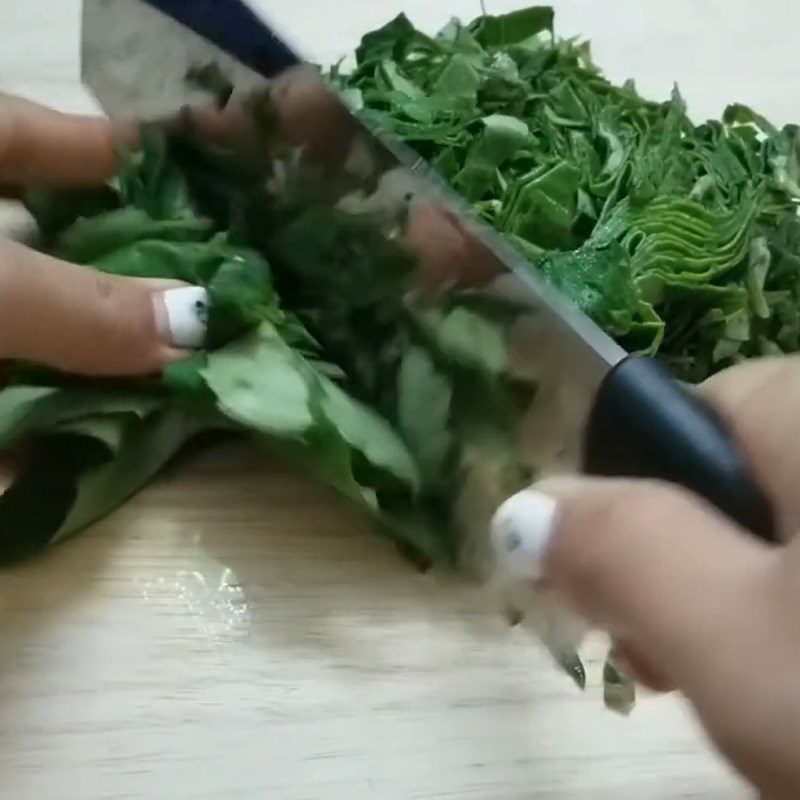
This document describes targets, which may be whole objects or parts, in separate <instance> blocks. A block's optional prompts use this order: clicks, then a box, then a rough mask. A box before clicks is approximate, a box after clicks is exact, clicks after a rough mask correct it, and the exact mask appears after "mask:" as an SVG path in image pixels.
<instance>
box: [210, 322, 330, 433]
mask: <svg viewBox="0 0 800 800" xmlns="http://www.w3.org/2000/svg"><path fill="white" fill-rule="evenodd" d="M308 369H309V368H308V365H307V364H305V362H304V361H303V359H302V358H301V357H300V356H298V355H297V354H296V353H294V352H293V351H292V349H291V348H290V347H289V346H288V345H287V344H286V343H285V342H284V341H283V339H281V337H280V336H279V334H278V332H277V331H276V329H275V328H274V326H272V325H270V324H269V323H267V322H265V323H263V324H262V325H261V326H260V327H259V328H258V329H257V330H256V331H254V332H252V333H250V334H248V335H247V336H245V337H244V338H242V339H240V340H237V341H235V342H231V343H230V344H228V345H226V346H225V347H222V348H221V349H219V350H217V351H215V352H214V353H211V354H210V355H209V356H208V361H207V363H206V364H205V366H203V367H202V368H201V369H200V370H199V372H200V376H201V377H202V378H203V380H204V381H205V383H206V385H207V386H208V388H209V389H210V390H211V391H212V392H213V393H214V396H215V397H216V400H217V406H218V408H219V410H220V411H221V412H222V413H223V414H224V415H225V416H226V417H228V418H229V419H231V420H233V421H234V422H236V423H237V424H239V425H242V426H244V427H246V428H249V429H251V430H253V431H257V432H259V433H265V434H273V435H276V436H286V437H292V438H298V437H302V436H303V434H304V433H305V432H306V431H308V430H309V429H310V428H311V427H312V426H313V425H314V417H313V415H312V413H311V408H310V398H311V390H310V385H309V379H308Z"/></svg>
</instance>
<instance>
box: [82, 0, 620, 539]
mask: <svg viewBox="0 0 800 800" xmlns="http://www.w3.org/2000/svg"><path fill="white" fill-rule="evenodd" d="M203 71H205V73H206V75H208V74H213V75H214V76H215V77H216V78H217V79H219V78H220V76H221V77H222V83H223V84H224V83H225V82H227V83H228V84H229V85H230V87H231V88H232V89H233V90H234V95H233V97H232V99H231V100H230V101H229V102H228V103H227V105H226V106H225V109H224V110H221V109H219V108H217V109H216V110H215V109H214V108H213V105H214V101H215V100H218V99H219V98H218V97H215V91H216V90H215V89H214V88H213V86H212V87H211V88H209V86H208V84H207V85H206V88H199V87H198V85H197V81H196V79H193V78H192V77H191V76H192V75H194V76H196V75H197V74H198V72H203ZM83 76H84V80H85V82H86V83H87V84H88V85H89V86H90V88H91V89H93V90H94V92H95V94H96V95H97V97H98V99H99V101H100V102H101V104H102V105H103V107H104V108H105V109H106V110H107V111H108V112H109V113H111V114H126V115H128V114H131V113H133V114H136V115H137V116H139V117H143V118H154V117H156V118H160V117H163V116H165V115H170V114H173V115H174V112H176V111H177V110H178V109H181V108H183V107H185V106H194V107H195V108H196V109H197V110H196V111H194V112H191V113H186V112H184V113H183V114H182V115H180V116H179V117H177V118H175V119H173V121H172V122H169V123H166V124H168V125H170V126H171V129H172V131H173V132H178V133H179V134H180V135H182V136H185V137H188V138H190V139H191V140H192V141H193V142H194V144H195V145H196V146H198V147H200V148H201V149H202V147H204V146H207V148H208V150H209V152H210V151H213V152H215V153H218V152H223V153H224V154H225V156H226V158H227V159H228V161H227V162H226V163H227V164H228V167H227V170H228V171H227V172H226V173H217V177H216V178H215V177H214V174H213V170H212V172H211V174H210V175H209V177H208V181H207V187H210V189H209V190H210V191H211V192H212V193H213V189H214V185H215V183H217V184H222V183H226V184H235V186H234V189H231V187H230V186H228V189H229V190H230V191H241V192H245V193H246V192H252V193H255V194H259V195H264V197H265V198H267V201H268V202H273V201H275V200H276V198H281V197H284V196H286V195H287V194H289V193H291V192H297V191H298V187H300V186H301V187H302V188H303V190H304V191H308V190H309V185H310V184H309V181H310V182H311V183H313V185H314V192H315V193H316V196H315V199H316V200H317V201H319V199H320V198H321V197H325V198H327V201H328V202H330V203H331V204H332V205H335V206H336V207H337V208H338V209H340V210H345V211H348V212H352V213H359V214H361V213H369V214H371V215H372V216H373V218H374V219H375V220H376V221H377V222H376V224H380V225H381V226H382V227H383V230H384V231H385V234H386V236H387V237H397V238H402V239H404V241H406V243H407V244H409V246H410V248H411V249H412V250H414V252H415V253H416V254H417V255H418V257H419V258H418V275H417V280H416V282H415V285H414V287H415V288H414V290H413V291H411V292H409V298H410V299H409V305H410V308H411V310H412V311H413V312H414V313H419V314H420V316H421V318H424V319H431V318H432V317H431V308H433V309H434V310H435V309H436V308H439V309H441V308H443V307H445V306H446V305H447V303H448V302H449V301H450V299H451V298H452V297H453V296H454V295H455V294H464V293H467V294H469V295H470V297H472V298H475V297H484V298H493V299H495V300H496V299H497V298H503V300H504V302H506V303H509V304H513V306H514V307H515V308H517V309H518V312H517V313H516V317H515V321H514V324H513V326H511V328H510V331H509V334H508V342H507V344H508V348H509V354H510V355H509V363H508V365H507V367H506V372H507V378H508V379H509V381H510V382H517V383H519V382H523V383H526V384H528V385H535V386H536V391H535V395H534V397H533V400H532V401H531V402H529V403H528V404H526V405H525V406H524V407H522V408H520V410H519V416H518V419H517V426H516V431H517V436H516V439H517V444H518V445H519V448H520V453H521V454H522V455H521V458H522V460H523V461H524V462H525V463H526V464H527V465H528V466H529V467H530V470H531V472H532V473H534V474H547V473H549V472H553V471H562V470H564V469H575V468H577V467H578V465H579V462H580V456H581V450H582V436H583V430H584V423H585V420H586V418H587V416H588V413H589V411H590V409H591V406H592V403H593V400H594V397H595V394H596V391H597V389H598V387H599V385H600V383H601V381H602V380H603V378H604V377H605V375H606V374H607V373H608V371H609V369H610V368H611V367H613V366H614V365H615V364H616V363H618V362H619V361H620V360H622V359H623V358H624V357H625V356H626V353H625V351H624V350H623V349H622V348H620V347H619V346H618V345H617V344H616V343H615V342H614V341H613V340H611V339H610V338H609V337H608V336H606V334H605V333H604V332H603V331H601V330H600V329H599V328H598V327H597V326H596V325H595V324H594V323H593V322H592V321H591V320H590V319H589V318H588V317H586V316H585V315H584V314H582V313H581V312H580V311H579V310H578V309H577V308H576V307H575V306H574V305H573V304H572V303H571V302H570V301H569V300H567V299H565V298H563V297H562V296H561V295H560V294H559V293H558V292H556V291H554V290H553V289H552V288H551V287H550V286H548V285H546V284H545V283H544V282H543V281H542V279H541V278H540V277H539V276H538V274H537V273H536V272H535V270H534V269H533V267H532V266H531V264H530V263H529V262H528V261H527V260H526V259H525V258H524V257H522V256H521V255H520V254H519V253H518V252H517V251H516V250H514V249H513V248H512V247H510V246H509V245H508V244H507V243H506V242H505V241H504V240H502V239H501V237H500V236H499V235H497V234H496V233H495V232H494V231H493V230H492V229H490V228H489V227H488V226H487V225H485V224H483V223H481V222H479V221H477V220H476V219H475V218H474V216H473V215H472V214H471V212H470V211H469V209H467V208H466V206H465V204H464V203H463V202H462V201H461V200H460V199H459V198H457V197H456V196H455V195H454V194H453V193H452V192H450V191H449V190H448V189H447V188H446V187H445V186H444V185H443V183H442V182H441V181H440V180H439V179H438V178H437V177H436V176H435V175H433V174H432V173H431V171H430V170H429V169H428V168H427V167H426V165H425V164H424V163H423V162H422V161H421V160H420V159H419V158H418V157H416V156H415V155H413V154H412V153H411V151H410V150H408V149H407V148H405V147H404V146H402V145H400V144H398V143H396V142H391V141H385V140H383V139H382V138H379V137H376V136H375V135H374V134H373V133H371V132H370V131H369V130H368V129H367V127H366V126H365V125H364V124H363V123H362V122H361V120H360V119H359V118H358V116H357V115H354V114H353V113H351V112H350V111H349V110H348V109H347V108H346V107H345V105H344V104H343V103H342V101H341V100H340V99H339V98H338V97H336V96H334V95H333V93H331V92H330V90H329V89H328V88H327V87H324V86H323V85H322V83H321V82H320V80H319V79H318V77H317V76H316V74H312V73H310V72H309V71H307V70H302V69H292V70H288V71H286V72H285V73H284V74H282V75H280V76H279V77H278V78H276V79H273V80H271V81H269V82H265V80H264V79H263V78H262V77H261V76H260V75H258V74H257V73H256V72H254V71H253V70H252V69H250V68H249V67H247V66H245V65H244V64H242V63H240V62H239V61H238V60H237V59H236V58H234V57H233V56H231V55H230V54H229V53H227V52H223V51H222V50H221V49H220V48H218V47H216V46H215V45H214V44H212V43H211V42H208V41H206V40H205V39H204V38H202V37H200V36H198V35H197V34H195V33H193V32H192V31H190V30H188V29H187V28H185V27H183V26H182V25H180V24H178V23H176V22H175V21H174V20H173V19H171V18H170V17H168V16H166V15H164V14H162V13H160V12H159V11H156V10H155V9H154V8H152V7H151V6H150V5H148V4H146V3H143V2H140V0H84V30H83ZM217 83H219V80H217ZM233 174H236V175H241V176H244V177H241V178H237V179H236V180H235V181H234V180H233V179H231V178H230V176H231V175H233ZM237 181H238V182H237ZM365 288H366V287H365ZM426 315H427V316H426ZM434 316H435V315H434ZM475 346H476V348H480V346H481V342H479V341H476V343H475ZM477 461H478V462H479V461H480V458H478V459H477ZM496 478H497V476H495V475H492V474H489V473H488V472H487V469H483V468H482V466H481V464H480V463H477V464H475V465H473V468H472V469H470V470H465V471H464V472H463V474H462V480H463V487H462V493H461V503H460V508H459V513H460V515H461V518H462V521H463V522H464V524H466V525H468V526H469V527H474V528H475V529H480V530H481V531H483V530H485V526H486V522H487V521H488V519H489V517H490V516H491V514H492V513H493V511H494V509H495V508H496V507H497V505H498V504H499V503H500V502H501V501H502V500H503V499H505V496H507V493H508V492H507V489H508V487H504V486H503V485H502V482H501V481H499V480H497V479H496ZM517 488H519V487H517Z"/></svg>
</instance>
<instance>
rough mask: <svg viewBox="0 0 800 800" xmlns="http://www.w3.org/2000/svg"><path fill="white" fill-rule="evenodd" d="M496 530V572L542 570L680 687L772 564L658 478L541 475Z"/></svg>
mask: <svg viewBox="0 0 800 800" xmlns="http://www.w3.org/2000/svg"><path fill="white" fill-rule="evenodd" d="M493 536H494V542H495V550H496V552H497V555H498V568H499V570H500V571H501V572H504V573H506V574H513V575H514V576H515V577H516V578H517V579H519V578H520V577H522V578H523V579H525V578H530V579H535V578H537V577H543V578H544V580H545V581H546V582H547V584H548V586H550V587H551V588H552V589H553V590H554V591H555V592H556V593H558V594H560V595H561V596H563V597H565V598H566V599H567V600H568V601H569V602H570V603H571V604H572V605H574V606H575V607H576V608H577V610H578V611H579V612H580V613H581V614H583V615H584V616H585V617H586V618H587V619H588V620H589V621H590V622H592V623H593V624H595V625H598V626H600V627H602V628H604V629H605V630H607V631H608V632H609V633H611V634H612V635H613V636H614V637H615V638H619V639H621V640H622V641H624V642H626V643H629V644H630V646H631V647H632V648H633V649H634V650H635V651H638V652H639V653H642V654H643V655H644V656H645V657H646V659H647V660H648V661H650V662H651V663H653V664H657V665H658V666H659V667H660V668H661V669H663V670H664V671H665V672H666V674H667V675H668V676H669V677H670V678H671V679H673V680H675V681H676V682H677V683H678V685H680V686H681V687H682V688H684V689H687V685H686V683H687V682H689V683H691V682H693V681H697V680H698V679H699V678H698V675H701V674H702V671H703V670H704V669H705V670H707V669H708V667H707V664H708V663H713V661H714V659H715V653H718V652H719V651H718V649H717V648H718V647H719V646H720V644H722V645H723V650H726V649H728V650H729V646H730V642H731V641H732V639H731V634H732V632H733V628H734V627H737V626H740V624H741V622H742V620H743V619H746V618H747V617H749V616H750V615H751V614H752V612H753V598H754V597H756V596H757V587H758V586H760V584H761V582H763V580H764V574H765V571H766V570H768V569H771V568H772V565H773V557H772V553H773V551H772V550H771V549H769V548H767V547H766V546H765V545H762V544H761V543H760V542H758V541H756V540H755V539H753V538H751V537H750V536H749V535H747V534H746V533H744V532H743V531H740V530H739V529H737V528H736V527H735V526H734V525H733V524H731V523H729V522H728V521H727V519H726V518H724V517H723V516H722V515H721V514H719V513H717V512H716V511H715V510H714V509H713V508H711V507H710V506H708V505H707V504H706V503H704V502H703V501H702V500H701V499H700V498H699V497H696V496H695V495H692V494H690V493H689V492H686V491H685V490H683V489H680V488H678V487H674V486H671V485H668V484H663V483H656V482H646V481H631V480H607V479H575V480H572V479H562V480H550V481H546V482H543V483H541V484H538V485H537V486H535V487H533V488H532V489H529V490H527V491H525V492H522V493H520V494H519V495H516V496H515V497H513V498H511V499H510V500H509V501H507V502H506V503H505V504H504V505H503V506H501V507H500V509H499V510H498V512H497V515H496V517H495V520H494V523H493Z"/></svg>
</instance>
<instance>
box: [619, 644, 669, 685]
mask: <svg viewBox="0 0 800 800" xmlns="http://www.w3.org/2000/svg"><path fill="white" fill-rule="evenodd" d="M614 659H615V660H616V661H617V663H618V664H619V665H620V666H621V667H622V671H623V672H624V673H625V675H627V676H628V678H630V679H631V680H633V681H635V682H636V683H640V684H641V685H642V686H646V687H647V688H648V689H650V690H651V691H653V692H661V693H664V692H671V691H673V690H674V689H675V688H676V686H675V681H674V680H672V678H670V677H669V676H667V675H666V673H665V672H664V670H663V669H662V668H661V667H660V666H658V665H657V664H654V663H653V662H652V661H650V659H648V658H647V656H644V655H642V653H640V652H639V651H638V650H637V649H636V647H635V646H634V645H632V644H630V643H629V642H615V644H614Z"/></svg>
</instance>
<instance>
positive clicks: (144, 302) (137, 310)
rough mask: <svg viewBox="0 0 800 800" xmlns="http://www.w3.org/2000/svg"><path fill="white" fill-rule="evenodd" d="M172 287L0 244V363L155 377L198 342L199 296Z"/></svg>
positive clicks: (200, 336) (201, 313) (201, 320)
mask: <svg viewBox="0 0 800 800" xmlns="http://www.w3.org/2000/svg"><path fill="white" fill-rule="evenodd" d="M176 284H177V282H175V281H149V280H139V279H134V278H123V277H119V276H116V275H104V274H102V273H99V272H97V271H95V270H92V269H90V268H88V267H79V266H76V265H74V264H68V263H66V262H63V261H59V260H57V259H55V258H51V257H50V256H47V255H44V254H42V253H37V252H35V251H33V250H30V249H28V248H26V247H24V246H22V245H19V244H17V243H15V242H9V241H3V242H0V358H6V359H9V358H13V359H21V360H26V361H32V362H35V363H40V364H44V365H47V366H50V367H54V368H57V369H60V370H63V371H66V372H75V373H82V374H87V375H105V376H113V375H144V374H149V373H153V372H157V371H159V370H160V369H162V368H163V367H164V366H165V365H166V364H168V363H171V362H173V361H175V360H177V359H179V358H181V357H182V356H183V355H184V353H183V352H182V350H183V349H184V348H189V347H197V346H200V345H201V344H202V339H203V335H204V319H205V316H204V312H205V311H206V309H205V308H204V307H203V304H204V303H205V302H206V298H205V290H203V289H201V288H199V287H189V288H188V289H187V288H185V287H183V286H182V285H180V284H177V285H176ZM198 303H200V307H198V305H197V304H198Z"/></svg>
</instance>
